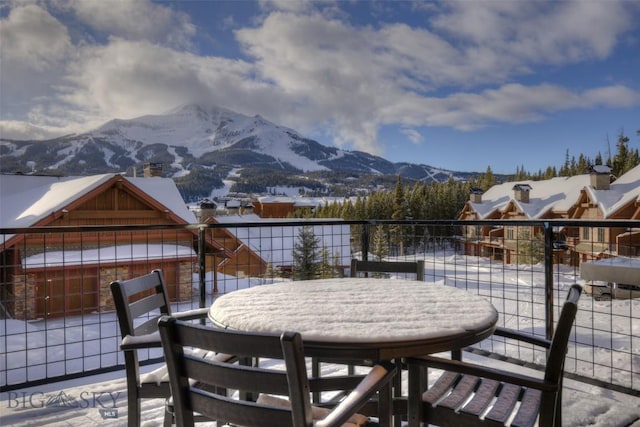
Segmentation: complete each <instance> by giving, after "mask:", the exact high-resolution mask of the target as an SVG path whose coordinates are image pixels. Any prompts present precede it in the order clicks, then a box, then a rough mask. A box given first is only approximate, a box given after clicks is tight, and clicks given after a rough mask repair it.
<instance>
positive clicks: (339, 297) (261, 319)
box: [210, 279, 498, 342]
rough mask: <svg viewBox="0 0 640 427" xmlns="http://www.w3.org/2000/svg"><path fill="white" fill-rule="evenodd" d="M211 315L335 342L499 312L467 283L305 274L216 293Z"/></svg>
mask: <svg viewBox="0 0 640 427" xmlns="http://www.w3.org/2000/svg"><path fill="white" fill-rule="evenodd" d="M328 297H331V298H330V299H329V298H328ZM256 313H259V314H258V315H256ZM210 315H211V317H212V318H213V319H215V321H216V322H218V323H220V324H223V325H227V326H229V327H231V328H233V329H239V330H250V331H257V332H274V331H285V330H292V331H297V332H300V333H301V334H302V336H303V338H304V339H305V340H313V341H338V342H340V341H349V342H388V341H395V340H412V339H424V338H432V337H438V336H446V335H451V334H455V333H462V332H464V331H466V330H471V329H478V328H481V329H483V328H486V327H489V326H491V325H492V324H494V323H495V321H496V320H497V317H498V313H497V311H496V310H495V308H494V307H493V306H492V305H491V303H490V302H489V301H488V300H486V299H484V298H483V297H479V296H477V295H474V294H471V293H469V292H466V291H464V290H459V289H455V288H451V287H444V286H443V285H438V284H434V283H427V282H418V281H407V280H384V279H357V280H355V281H354V279H331V280H310V281H304V282H289V283H277V284H273V285H268V286H260V287H255V288H250V289H242V290H239V291H236V292H232V293H229V294H226V295H224V296H223V297H220V298H218V299H217V300H216V301H215V302H214V304H213V305H212V307H211V312H210Z"/></svg>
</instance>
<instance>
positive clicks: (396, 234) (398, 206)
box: [390, 175, 409, 255]
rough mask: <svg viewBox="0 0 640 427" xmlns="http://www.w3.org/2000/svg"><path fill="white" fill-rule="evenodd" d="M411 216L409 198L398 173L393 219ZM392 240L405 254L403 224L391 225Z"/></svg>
mask: <svg viewBox="0 0 640 427" xmlns="http://www.w3.org/2000/svg"><path fill="white" fill-rule="evenodd" d="M408 217H409V208H408V206H407V199H406V197H405V192H404V186H403V185H402V178H401V177H400V175H398V180H397V181H396V187H395V189H394V191H393V214H392V215H391V219H393V220H396V221H404V220H406V219H407V218H408ZM390 231H391V241H392V242H393V243H394V244H395V245H397V247H398V250H399V252H398V253H399V254H400V255H404V236H403V235H404V230H403V225H401V224H394V225H392V226H391V230H390Z"/></svg>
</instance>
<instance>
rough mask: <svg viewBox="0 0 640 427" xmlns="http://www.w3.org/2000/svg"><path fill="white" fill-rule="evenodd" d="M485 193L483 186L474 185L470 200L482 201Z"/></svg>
mask: <svg viewBox="0 0 640 427" xmlns="http://www.w3.org/2000/svg"><path fill="white" fill-rule="evenodd" d="M483 194H484V191H482V188H478V187H472V188H471V189H470V190H469V201H470V202H473V203H482V195H483Z"/></svg>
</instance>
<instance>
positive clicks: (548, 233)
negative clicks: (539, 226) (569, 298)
mask: <svg viewBox="0 0 640 427" xmlns="http://www.w3.org/2000/svg"><path fill="white" fill-rule="evenodd" d="M543 227H544V292H545V299H544V300H545V310H546V316H545V322H546V327H545V331H546V334H547V337H546V338H547V339H548V340H550V339H551V338H552V337H553V228H552V227H551V224H550V223H549V222H544V223H543Z"/></svg>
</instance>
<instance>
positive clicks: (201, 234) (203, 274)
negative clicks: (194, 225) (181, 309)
mask: <svg viewBox="0 0 640 427" xmlns="http://www.w3.org/2000/svg"><path fill="white" fill-rule="evenodd" d="M206 230H207V228H206V226H205V225H201V226H200V228H198V270H199V273H200V285H199V290H200V304H199V305H200V308H204V307H205V303H206V297H207V286H206V278H207V265H206V262H205V232H206Z"/></svg>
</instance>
